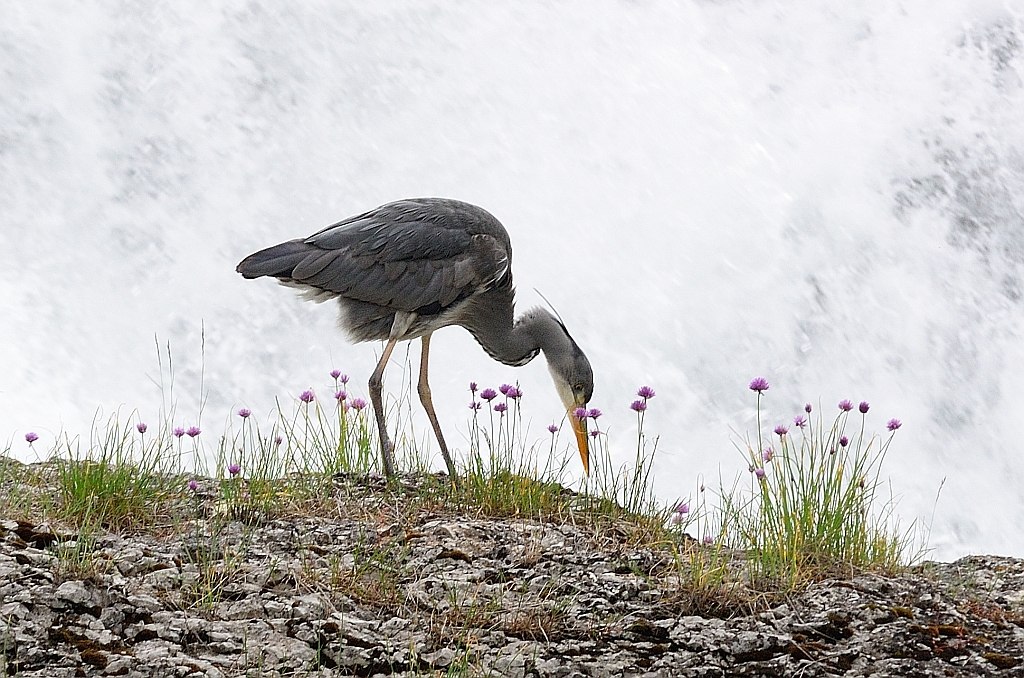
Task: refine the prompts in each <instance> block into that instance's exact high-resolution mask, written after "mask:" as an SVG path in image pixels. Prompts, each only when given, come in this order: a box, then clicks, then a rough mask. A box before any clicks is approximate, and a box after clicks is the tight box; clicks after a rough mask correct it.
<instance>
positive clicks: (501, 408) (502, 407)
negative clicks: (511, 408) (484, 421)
mask: <svg viewBox="0 0 1024 678" xmlns="http://www.w3.org/2000/svg"><path fill="white" fill-rule="evenodd" d="M507 409H508V405H506V404H505V403H496V404H495V405H494V411H495V412H501V413H504V412H505V411H506V410H507Z"/></svg>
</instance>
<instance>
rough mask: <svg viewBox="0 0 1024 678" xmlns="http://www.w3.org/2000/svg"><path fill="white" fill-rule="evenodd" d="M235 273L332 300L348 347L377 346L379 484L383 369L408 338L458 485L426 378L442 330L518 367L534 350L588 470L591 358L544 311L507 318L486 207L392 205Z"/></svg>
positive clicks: (505, 258) (373, 396)
mask: <svg viewBox="0 0 1024 678" xmlns="http://www.w3.org/2000/svg"><path fill="white" fill-rule="evenodd" d="M236 270H237V271H238V272H239V273H241V274H242V276H243V277H245V278H259V277H261V276H269V277H273V278H277V279H278V280H279V281H280V282H281V283H283V284H285V285H289V286H292V287H297V288H299V289H300V290H302V292H303V296H304V297H305V298H307V299H309V300H312V301H327V300H329V299H337V300H338V301H339V304H340V306H341V316H340V324H341V327H342V329H343V330H344V331H345V332H346V333H347V334H348V336H349V338H350V339H351V340H352V341H356V342H360V341H383V342H386V343H385V346H384V350H383V352H382V354H381V357H380V361H379V362H378V363H377V368H376V369H375V370H374V371H373V374H372V376H371V377H370V383H369V387H370V400H371V402H372V403H373V410H374V414H375V416H376V420H377V429H378V433H379V437H380V445H381V457H382V461H383V465H384V471H385V473H386V474H387V475H388V477H391V476H394V474H395V461H394V456H393V447H392V446H391V444H390V443H389V441H388V433H387V427H386V425H385V421H384V407H383V399H382V391H383V377H384V367H385V365H386V364H387V362H388V359H389V358H390V357H391V352H392V351H393V350H394V348H395V345H396V344H397V343H398V342H399V341H403V340H411V339H416V338H419V339H420V342H421V344H422V354H421V357H420V375H419V384H418V387H417V391H418V393H419V397H420V401H421V403H422V404H423V409H424V410H426V412H427V418H428V419H429V420H430V425H431V427H433V429H434V435H435V436H436V438H437V442H438V445H440V448H441V456H442V457H443V458H444V462H445V464H446V465H447V467H448V473H449V474H450V476H451V478H452V480H453V481H454V480H455V479H456V478H457V475H456V469H455V465H454V464H453V463H452V459H451V455H450V454H449V453H448V447H447V445H445V442H444V435H443V434H442V433H441V425H440V424H439V423H438V420H437V415H436V414H435V413H434V405H433V402H432V400H431V397H430V385H429V384H428V383H427V359H428V354H429V350H430V337H431V335H432V334H433V333H434V331H436V330H438V329H440V328H442V327H446V326H448V325H461V326H462V327H465V328H466V329H467V330H469V332H470V333H471V334H472V335H473V337H474V338H476V340H477V342H478V343H479V344H480V346H481V347H483V349H484V350H485V351H486V352H487V354H488V355H490V356H491V357H492V358H494V359H495V360H497V361H499V362H502V363H504V364H506V365H513V366H520V365H525V364H526V363H528V362H530V361H531V360H533V358H534V357H536V356H537V354H538V353H540V352H543V353H544V357H545V358H546V359H547V363H548V369H549V371H550V373H551V377H552V379H553V381H554V383H555V388H556V390H557V391H558V395H559V397H560V399H561V401H562V404H563V405H564V406H565V409H566V411H567V413H568V417H569V421H570V422H571V424H572V428H573V431H574V433H575V434H576V440H577V443H578V446H579V452H580V458H581V459H582V460H583V468H584V471H585V472H587V473H589V472H590V455H589V447H588V442H587V425H586V417H585V416H584V417H582V418H581V417H579V416H578V415H577V412H576V411H577V410H578V409H579V408H585V407H586V405H587V403H588V402H589V401H590V397H591V395H592V394H593V391H594V374H593V371H592V370H591V367H590V362H589V361H588V360H587V357H586V356H585V355H584V354H583V351H582V350H580V347H579V346H578V345H577V344H576V342H575V341H574V340H573V338H572V336H570V334H569V331H568V330H567V329H566V328H565V325H564V324H562V322H561V320H560V319H558V318H557V317H555V316H554V315H552V314H551V313H549V312H548V311H547V310H545V309H543V308H534V309H532V310H530V311H527V312H526V313H524V314H523V315H521V316H519V317H518V318H514V317H513V314H514V307H515V301H514V297H515V289H514V287H513V285H512V243H511V240H510V239H509V236H508V233H507V232H506V231H505V228H504V226H502V225H501V223H500V222H499V221H498V220H497V219H495V218H494V217H493V216H492V215H491V214H490V213H489V212H487V211H486V210H484V209H482V208H480V207H477V206H475V205H470V204H468V203H464V202H460V201H458V200H450V199H445V198H413V199H408V200H399V201H397V202H392V203H388V204H386V205H382V206H380V207H378V208H376V209H373V210H370V211H369V212H365V213H363V214H359V215H357V216H354V217H349V218H348V219H343V220H342V221H339V222H338V223H336V224H332V225H331V226H328V227H327V228H325V229H323V230H321V231H318V232H317V233H314V234H313V235H311V236H309V237H308V238H301V239H297V240H289V241H288V242H284V243H281V244H279V245H275V246H273V247H269V248H267V249H264V250H260V251H259V252H256V253H255V254H251V255H249V256H248V257H246V258H245V259H243V260H242V262H241V263H239V264H238V268H237V269H236Z"/></svg>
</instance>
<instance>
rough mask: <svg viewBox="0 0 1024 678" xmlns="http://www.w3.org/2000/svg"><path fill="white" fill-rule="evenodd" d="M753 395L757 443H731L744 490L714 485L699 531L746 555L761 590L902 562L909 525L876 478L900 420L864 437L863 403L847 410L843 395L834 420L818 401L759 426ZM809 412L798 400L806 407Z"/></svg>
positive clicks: (906, 558) (910, 552)
mask: <svg viewBox="0 0 1024 678" xmlns="http://www.w3.org/2000/svg"><path fill="white" fill-rule="evenodd" d="M761 397H762V395H761V393H760V392H759V393H758V395H757V399H758V402H757V406H758V424H759V430H758V432H757V437H756V440H752V439H751V438H745V439H744V440H743V442H742V444H740V445H739V446H738V447H739V448H740V450H741V452H742V453H743V455H744V457H745V461H746V462H747V463H748V471H749V472H748V474H747V475H748V476H749V480H748V488H747V489H741V485H742V484H743V483H742V482H741V481H739V480H737V481H736V482H734V483H733V485H732V486H731V487H730V488H729V489H725V487H724V484H721V485H720V491H719V503H718V506H717V507H715V508H714V509H713V510H707V509H704V507H703V506H702V507H699V508H701V509H704V510H701V511H698V513H697V514H695V518H696V519H697V520H698V521H703V524H702V525H701V528H702V529H701V532H703V534H704V535H706V537H705V538H706V539H710V540H711V541H712V544H713V545H714V546H718V545H721V546H723V547H729V548H734V549H739V550H742V551H743V552H745V553H746V554H747V562H748V566H749V572H748V576H749V577H750V580H751V581H752V582H753V583H754V585H755V586H757V587H759V588H762V589H767V590H790V589H793V588H796V587H799V586H801V585H802V584H804V583H806V582H809V581H813V580H819V579H822V578H824V577H832V576H838V577H846V576H852V575H854V574H856V573H857V572H860V571H865V570H874V571H883V572H890V573H893V572H897V571H899V570H901V569H902V568H903V567H904V566H906V565H907V564H909V563H910V562H911V561H912V560H913V559H914V558H915V551H914V547H915V539H914V532H915V529H916V528H917V525H916V523H915V524H913V525H911V527H910V528H909V529H907V530H902V529H901V528H900V523H899V520H898V519H897V518H896V516H895V499H894V498H893V497H892V495H891V494H890V495H888V496H885V495H884V494H883V490H884V489H885V487H886V484H885V483H884V482H883V480H882V478H881V475H880V474H881V466H882V462H883V460H884V459H885V455H886V452H887V451H888V449H889V445H890V444H891V443H892V440H893V438H894V436H895V433H896V429H897V428H899V422H896V421H895V420H893V421H892V422H890V424H889V425H888V428H889V430H888V432H887V434H886V435H885V436H878V435H872V434H869V433H868V432H867V431H868V428H867V424H868V411H869V408H868V407H867V403H862V406H863V410H862V411H861V412H858V413H857V414H855V415H854V414H852V413H851V410H852V403H848V401H844V403H846V404H845V405H844V403H841V404H840V408H839V414H838V415H837V416H836V417H835V418H832V419H827V418H826V417H825V416H824V415H823V414H822V413H821V412H820V407H819V408H818V410H817V413H816V414H815V416H806V415H805V414H799V415H797V417H796V418H795V421H796V422H797V423H795V424H794V425H793V426H792V427H784V426H781V425H780V426H779V427H776V428H775V431H774V433H772V434H768V433H762V431H761V430H760V411H761V410H760V407H761ZM813 410H814V408H812V407H811V406H810V405H808V406H807V414H811V413H812V411H813ZM701 501H703V497H701ZM917 553H918V554H919V553H920V552H917Z"/></svg>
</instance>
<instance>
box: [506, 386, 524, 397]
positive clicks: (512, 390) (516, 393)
mask: <svg viewBox="0 0 1024 678" xmlns="http://www.w3.org/2000/svg"><path fill="white" fill-rule="evenodd" d="M522 395H523V392H522V391H520V390H519V389H518V388H516V387H515V386H509V387H508V391H507V392H506V393H505V396H506V397H509V398H512V400H515V399H516V398H520V397H522Z"/></svg>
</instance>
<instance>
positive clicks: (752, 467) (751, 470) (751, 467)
mask: <svg viewBox="0 0 1024 678" xmlns="http://www.w3.org/2000/svg"><path fill="white" fill-rule="evenodd" d="M747 470H748V471H750V472H751V473H753V472H754V470H755V467H754V465H753V464H748V465H747Z"/></svg>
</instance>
